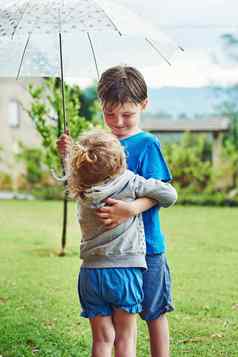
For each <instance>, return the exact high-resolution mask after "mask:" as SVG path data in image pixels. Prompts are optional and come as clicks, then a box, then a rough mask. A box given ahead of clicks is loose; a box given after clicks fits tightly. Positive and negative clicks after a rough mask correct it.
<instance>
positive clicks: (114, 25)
mask: <svg viewBox="0 0 238 357" xmlns="http://www.w3.org/2000/svg"><path fill="white" fill-rule="evenodd" d="M100 8H101V10H102V12H103V13H104V14H105V16H106V17H107V18H108V20H109V21H110V23H111V24H112V26H113V27H114V28H115V30H116V31H117V32H118V33H119V35H120V36H122V33H121V31H120V30H119V28H118V27H117V25H116V24H115V22H114V21H113V20H112V19H111V17H110V16H109V15H108V13H107V12H106V11H105V10H104V9H103V8H102V7H101V6H100Z"/></svg>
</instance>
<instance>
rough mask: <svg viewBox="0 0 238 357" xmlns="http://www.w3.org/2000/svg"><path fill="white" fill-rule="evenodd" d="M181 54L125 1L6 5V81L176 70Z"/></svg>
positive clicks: (0, 18) (0, 63)
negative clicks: (117, 70) (116, 69)
mask: <svg viewBox="0 0 238 357" xmlns="http://www.w3.org/2000/svg"><path fill="white" fill-rule="evenodd" d="M148 6H149V4H148ZM176 49H181V48H180V47H177V46H176V45H175V44H174V43H173V41H171V40H170V39H169V38H168V37H166V36H165V35H164V34H163V33H162V32H160V31H159V30H158V29H157V28H154V27H153V26H152V25H151V24H150V23H148V22H146V21H145V20H144V19H142V18H140V17H139V16H138V15H136V14H135V13H133V12H132V11H130V10H129V9H128V8H126V7H125V6H123V5H122V4H120V1H119V0H113V1H111V0H67V1H64V0H41V1H39V0H16V1H10V2H6V1H5V0H0V76H6V77H12V76H13V77H16V78H19V77H29V76H30V77H60V78H61V79H63V77H64V76H69V77H76V76H77V77H81V76H82V77H95V71H96V74H97V76H99V74H100V72H101V71H103V70H104V69H106V68H108V67H110V66H112V65H117V64H122V63H124V64H128V65H129V64H132V65H134V66H141V65H144V66H146V65H158V63H160V61H166V62H167V63H168V64H170V62H169V59H170V57H171V55H172V53H173V52H174V51H175V50H176ZM62 91H63V88H62ZM64 126H65V127H64V129H66V126H67V123H66V119H65V121H64Z"/></svg>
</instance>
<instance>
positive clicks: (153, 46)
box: [145, 37, 171, 66]
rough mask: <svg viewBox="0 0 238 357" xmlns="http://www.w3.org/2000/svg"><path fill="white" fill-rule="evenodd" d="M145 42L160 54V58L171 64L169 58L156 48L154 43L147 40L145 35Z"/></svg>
mask: <svg viewBox="0 0 238 357" xmlns="http://www.w3.org/2000/svg"><path fill="white" fill-rule="evenodd" d="M145 40H146V42H147V43H148V44H149V45H150V46H151V47H152V48H153V49H154V50H155V51H156V52H157V53H158V54H159V55H160V57H161V58H163V60H164V61H165V62H166V63H168V65H169V66H171V63H170V62H169V60H168V59H167V58H166V57H165V56H164V55H163V54H162V53H161V52H160V50H159V49H158V48H157V46H155V45H154V43H153V42H152V41H151V40H149V39H148V38H147V37H146V39H145Z"/></svg>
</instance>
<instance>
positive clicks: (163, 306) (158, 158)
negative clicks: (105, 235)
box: [58, 66, 173, 357]
mask: <svg viewBox="0 0 238 357" xmlns="http://www.w3.org/2000/svg"><path fill="white" fill-rule="evenodd" d="M98 97H99V99H100V101H101V104H102V109H103V114H104V120H105V122H106V124H107V126H108V127H109V128H110V129H111V131H112V133H113V134H114V135H116V136H117V138H118V139H119V140H120V142H121V144H122V145H123V146H124V148H125V151H126V155H127V165H128V168H129V170H131V171H133V172H134V173H136V174H139V175H140V176H143V177H145V178H146V179H148V178H151V177H153V178H155V179H160V180H162V181H165V182H168V181H170V180H171V175H170V172H169V169H168V167H167V165H166V162H165V160H164V158H163V155H162V153H161V150H160V144H159V140H158V139H157V138H156V137H155V136H153V135H151V134H149V133H146V132H143V131H142V130H141V129H140V128H139V121H140V116H141V113H142V112H143V110H144V109H145V108H146V105H147V102H148V99H147V86H146V83H145V80H144V78H143V76H142V75H141V73H140V72H139V71H138V70H136V69H135V68H133V67H128V66H116V67H113V68H110V69H108V70H107V71H105V72H104V73H103V74H102V76H101V78H100V80H99V83H98ZM69 145H70V140H69V137H67V136H66V135H63V136H62V137H61V139H60V141H59V144H58V147H59V151H61V153H63V152H65V150H68V147H69ZM106 202H107V204H108V206H106V207H103V208H100V209H98V217H99V218H100V219H101V220H102V222H104V224H105V225H106V226H107V227H108V229H112V228H114V227H115V226H117V225H119V224H120V223H121V222H123V221H124V220H127V219H128V218H129V217H132V216H134V215H136V214H138V213H141V212H144V213H143V222H144V230H145V238H146V253H147V256H146V262H147V267H148V270H147V271H146V272H145V273H144V276H143V290H144V301H143V312H142V314H141V317H142V319H144V320H145V321H146V322H147V324H148V330H149V335H150V347H151V356H152V357H168V356H169V329H168V321H167V318H166V315H165V313H166V312H169V311H172V310H173V306H172V297H171V283H170V272H169V268H168V265H167V261H166V257H165V254H164V253H165V249H166V246H165V238H164V235H163V233H162V231H161V228H160V219H159V214H158V207H157V206H156V203H155V202H154V201H152V200H150V199H148V198H139V199H137V200H136V201H134V202H132V203H128V202H123V201H121V200H115V199H108V200H107V201H106Z"/></svg>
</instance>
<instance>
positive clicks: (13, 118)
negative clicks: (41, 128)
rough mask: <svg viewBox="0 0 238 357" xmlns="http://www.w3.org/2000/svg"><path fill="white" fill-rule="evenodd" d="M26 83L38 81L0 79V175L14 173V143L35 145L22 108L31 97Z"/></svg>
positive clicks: (35, 139) (32, 132) (15, 150)
mask: <svg viewBox="0 0 238 357" xmlns="http://www.w3.org/2000/svg"><path fill="white" fill-rule="evenodd" d="M30 82H34V83H37V82H38V83H39V80H36V79H31V80H18V81H17V80H15V79H12V78H0V147H1V149H2V150H3V151H2V150H1V151H0V158H1V159H0V174H1V172H9V173H11V174H12V175H14V174H16V161H15V159H14V155H15V154H16V153H17V152H18V142H19V141H21V142H22V143H24V144H25V145H27V146H33V145H36V146H38V145H39V144H40V138H39V135H38V134H37V131H36V130H35V129H34V127H33V124H32V121H31V119H30V117H29V116H28V114H27V113H26V110H25V108H29V107H30V102H31V96H30V94H29V93H28V91H27V86H28V84H29V83H30Z"/></svg>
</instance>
